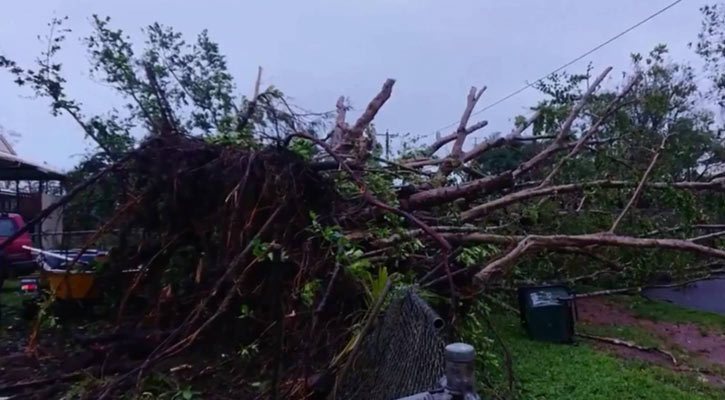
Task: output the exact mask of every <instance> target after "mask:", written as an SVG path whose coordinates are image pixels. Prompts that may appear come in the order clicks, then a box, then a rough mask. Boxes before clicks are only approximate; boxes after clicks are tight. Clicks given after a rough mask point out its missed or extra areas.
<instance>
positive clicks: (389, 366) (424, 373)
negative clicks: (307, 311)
mask: <svg viewBox="0 0 725 400" xmlns="http://www.w3.org/2000/svg"><path fill="white" fill-rule="evenodd" d="M391 296H393V298H392V299H391V301H390V304H389V306H388V307H387V309H386V311H385V312H384V313H383V314H382V315H381V316H380V317H379V320H378V321H377V324H376V326H375V328H374V329H373V330H372V331H371V332H370V333H369V334H368V335H367V336H366V337H365V338H363V342H362V343H361V346H362V347H361V348H360V352H359V355H358V356H357V359H356V360H354V362H353V364H352V365H351V368H350V370H349V371H348V373H347V374H346V376H345V379H344V381H343V382H341V385H340V392H339V393H338V396H337V398H338V399H346V400H355V399H360V400H362V399H365V400H369V399H379V400H389V399H397V398H400V397H404V396H409V395H411V394H415V393H418V392H422V391H426V390H430V389H434V388H436V387H438V385H439V380H440V378H441V377H442V376H443V374H444V369H445V364H444V348H445V341H444V338H443V332H442V328H443V320H442V319H441V318H440V317H439V316H438V315H437V314H436V313H435V311H433V310H432V309H431V308H430V306H428V304H427V303H426V302H425V301H424V300H423V299H422V298H421V297H420V296H419V295H418V294H417V293H416V292H415V291H414V290H413V289H408V290H406V291H403V292H402V293H397V294H392V295H391Z"/></svg>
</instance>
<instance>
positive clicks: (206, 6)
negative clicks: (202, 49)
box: [0, 0, 709, 169]
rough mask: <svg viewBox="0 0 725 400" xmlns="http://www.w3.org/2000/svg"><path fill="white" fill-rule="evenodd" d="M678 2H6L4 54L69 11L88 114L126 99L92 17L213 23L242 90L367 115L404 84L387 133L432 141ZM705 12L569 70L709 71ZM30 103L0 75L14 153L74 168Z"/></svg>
mask: <svg viewBox="0 0 725 400" xmlns="http://www.w3.org/2000/svg"><path fill="white" fill-rule="evenodd" d="M671 1H672V0H637V1H633V0H608V1H582V0H506V1H503V0H497V1H493V0H456V1H441V0H356V1H352V0H347V1H342V0H336V1H333V0H330V1H315V0H306V1H299V0H297V1H292V0H290V1H272V0H265V1H261V0H260V1H236V2H232V1H212V0H205V1H180V0H123V1H115V0H114V1H111V0H106V1H98V0H96V1H91V0H46V1H39V0H26V1H5V2H3V11H2V13H0V54H3V55H5V56H8V57H10V58H12V59H16V60H18V61H20V62H21V63H22V64H29V63H30V62H31V61H32V60H33V58H34V57H35V56H36V55H37V54H38V53H39V52H40V51H41V50H42V44H41V43H40V42H39V41H38V40H37V38H36V36H37V35H39V34H40V35H43V34H45V33H46V32H47V27H46V24H47V22H48V21H49V20H50V19H51V18H52V17H53V16H54V15H56V16H65V15H67V16H68V17H69V18H70V21H69V23H68V27H70V28H72V29H73V30H74V34H73V35H72V40H70V41H69V42H68V44H67V45H66V49H65V51H64V53H63V55H62V58H61V60H63V61H64V64H65V65H64V66H65V68H66V72H67V79H68V81H69V82H70V83H69V91H70V93H71V95H72V96H74V97H75V98H77V99H79V100H80V101H81V102H83V103H84V105H85V106H86V110H87V114H90V113H92V112H103V111H104V110H107V109H108V108H109V107H110V106H112V105H114V104H116V103H117V101H114V97H113V95H111V94H110V92H109V91H108V89H106V88H105V87H103V86H101V85H99V84H97V83H94V82H92V81H90V80H89V79H88V74H87V69H88V64H87V57H86V55H85V51H84V49H83V47H82V45H81V44H80V43H79V41H78V40H77V38H78V37H80V36H83V35H85V34H87V33H88V32H89V30H90V23H89V18H90V16H91V15H92V14H93V13H97V14H100V15H109V16H111V17H112V18H113V24H114V26H116V27H119V28H122V29H124V30H125V31H127V32H128V33H130V34H132V36H134V35H135V37H137V38H138V37H139V36H138V35H139V30H140V28H142V27H144V26H146V25H148V24H150V23H152V22H155V21H158V22H160V23H163V24H167V25H171V26H174V27H175V28H176V29H177V30H179V31H181V32H183V33H184V34H186V35H187V37H188V38H190V39H191V38H193V37H194V36H196V34H197V33H199V32H200V31H201V30H202V29H204V28H208V29H209V31H210V35H211V37H212V38H213V39H215V40H216V41H218V42H219V43H220V46H221V49H222V51H223V53H225V54H226V55H227V56H228V61H229V66H230V69H231V72H232V73H233V75H234V76H235V77H236V78H237V83H238V86H239V89H240V90H241V91H243V92H244V93H249V92H251V87H252V86H253V80H254V77H255V73H256V68H257V66H258V65H261V66H263V68H264V71H265V74H264V82H263V83H264V84H273V85H275V86H277V87H278V88H280V89H281V90H282V91H284V92H285V93H286V94H287V95H288V96H290V97H292V98H293V102H294V103H295V104H297V105H300V106H303V107H305V108H307V109H312V110H316V111H325V110H330V109H332V108H334V103H335V101H336V99H337V97H338V96H340V95H343V94H344V95H345V96H348V97H349V98H350V100H351V101H352V104H353V106H355V107H357V109H358V110H359V109H360V108H362V107H364V106H365V104H366V103H367V101H368V100H369V99H370V98H371V97H372V96H373V95H375V94H376V93H377V91H378V90H379V88H380V86H381V85H382V83H383V81H384V80H385V79H386V78H395V79H397V83H396V85H395V88H394V90H393V96H392V98H391V99H390V100H389V101H388V103H387V104H386V105H385V107H384V108H383V110H382V111H381V112H380V114H378V118H377V119H376V125H377V128H378V131H379V132H384V131H385V130H386V129H389V130H390V132H413V133H419V134H427V133H431V132H433V131H435V130H436V129H438V128H441V127H442V126H445V125H448V124H449V123H451V122H453V121H455V120H456V119H458V118H459V117H460V113H461V111H462V109H463V105H464V103H465V96H466V94H467V91H468V88H469V87H470V86H471V85H476V86H480V85H487V86H488V91H487V92H486V94H485V95H484V97H483V98H482V102H481V105H482V106H485V105H486V104H488V103H489V102H493V101H494V100H497V99H499V98H501V97H503V96H505V95H506V94H508V93H510V92H512V91H513V90H516V89H518V88H520V87H521V86H522V85H524V84H525V83H526V82H527V81H532V80H534V79H536V78H538V77H540V76H541V75H543V74H545V73H547V72H549V71H551V70H553V69H554V68H556V67H558V66H560V65H562V64H564V63H566V62H567V61H569V60H571V59H573V58H574V57H576V56H578V55H580V54H582V53H583V52H585V51H587V50H589V49H590V48H592V47H594V46H596V45H597V44H599V43H601V42H603V41H604V40H606V39H608V38H610V37H611V36H613V35H615V34H617V33H619V32H620V31H622V30H624V29H626V28H628V27H629V26H631V25H632V24H634V23H635V22H637V21H639V20H641V19H643V18H645V17H646V16H648V15H650V14H651V13H653V12H654V11H656V10H658V9H660V8H662V7H663V6H665V5H667V4H669V3H670V2H671ZM706 3H709V2H708V1H702V0H685V1H683V2H682V3H680V4H678V5H677V6H675V7H674V8H672V9H670V10H669V11H667V12H666V13H665V14H663V15H661V16H659V17H657V18H656V19H654V20H652V21H650V22H648V23H647V24H645V25H643V26H641V27H639V28H638V29H636V30H634V31H633V32H631V33H629V34H628V35H626V36H624V37H623V38H620V39H619V40H617V41H616V42H614V43H612V44H610V45H609V46H607V47H605V48H604V49H601V50H600V51H598V52H597V53H595V54H593V55H591V56H590V57H588V58H586V59H585V60H582V61H580V62H579V63H577V64H575V65H574V66H572V67H571V69H570V70H572V71H577V72H581V71H583V70H584V69H585V68H586V65H587V63H588V62H592V63H593V64H594V66H595V69H596V70H597V71H598V70H601V69H602V68H604V67H605V66H607V65H612V66H614V67H615V71H617V74H611V77H612V78H611V79H610V81H609V84H611V85H614V84H616V83H617V82H619V80H620V79H619V78H620V76H621V75H619V72H621V71H622V70H625V69H627V67H628V65H629V55H630V53H632V52H647V51H649V50H650V49H651V48H652V47H653V46H654V45H656V44H658V43H666V44H668V46H669V47H670V50H671V56H672V58H673V59H676V60H680V61H688V62H691V63H692V64H693V65H698V60H697V58H696V57H695V56H694V55H693V53H692V51H691V50H690V49H688V47H687V44H688V42H690V41H693V40H695V38H696V35H697V32H698V30H699V27H700V13H699V11H698V9H699V7H701V6H702V5H703V4H706ZM29 95H30V93H29V92H27V91H24V90H21V89H19V88H17V87H15V86H14V85H13V84H12V83H11V79H10V77H9V76H8V75H7V74H4V73H2V74H0V125H2V126H4V127H5V128H6V129H12V130H14V131H17V132H19V133H20V134H21V135H22V136H21V137H20V138H19V139H18V140H17V143H16V146H15V147H16V150H17V151H18V153H19V154H20V155H21V156H24V157H26V158H28V159H31V160H34V161H36V162H47V163H48V164H50V165H52V166H56V167H59V168H62V169H68V168H71V167H72V166H73V165H74V164H75V163H76V162H77V161H78V159H79V154H81V153H83V152H84V151H85V150H86V149H87V148H88V146H89V143H88V142H87V141H85V140H84V139H83V133H82V131H81V130H80V129H79V128H78V127H77V126H76V125H74V123H73V122H72V121H71V120H70V119H69V118H68V117H59V118H54V117H52V116H51V115H50V114H49V112H48V107H47V103H46V102H45V101H43V100H38V99H32V98H30V97H29ZM538 98H539V96H538V94H537V93H536V91H535V90H533V89H529V90H527V91H525V92H524V93H521V94H519V95H518V96H516V97H514V98H512V99H510V100H508V101H506V102H505V103H503V104H500V105H498V106H496V107H494V108H492V109H491V110H490V111H486V112H485V113H483V114H482V115H480V116H477V117H476V119H479V118H480V119H487V120H489V121H490V125H489V127H487V128H486V129H484V130H483V131H482V132H481V133H479V135H480V136H481V137H482V136H485V135H486V134H490V133H491V132H495V131H508V130H509V129H510V127H511V118H512V117H513V116H515V115H517V114H521V113H525V112H526V109H527V107H529V106H531V105H533V104H534V103H535V101H536V100H537V99H538ZM351 117H354V114H353V115H352V116H351ZM429 140H432V138H431V139H429Z"/></svg>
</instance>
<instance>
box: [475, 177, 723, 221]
mask: <svg viewBox="0 0 725 400" xmlns="http://www.w3.org/2000/svg"><path fill="white" fill-rule="evenodd" d="M634 186H635V183H634V182H630V181H610V180H597V181H591V182H583V183H569V184H564V185H557V186H548V187H544V188H541V187H535V188H529V189H523V190H520V191H518V192H514V193H511V194H508V195H505V196H502V197H499V198H497V199H494V200H491V201H489V202H487V203H484V204H481V205H478V206H476V207H473V208H471V209H470V210H467V211H464V212H463V213H461V218H462V219H463V221H471V220H474V219H476V218H480V217H482V216H484V215H486V214H488V213H490V212H491V211H493V210H497V209H500V208H503V207H506V206H508V205H511V204H514V203H518V202H521V201H524V200H528V199H531V198H535V197H543V196H549V195H556V194H564V193H573V192H581V191H585V190H588V189H593V188H603V189H622V188H629V187H634ZM645 187H647V188H651V189H667V188H674V189H683V190H713V191H725V178H720V179H718V180H714V181H712V182H675V183H667V182H655V183H645Z"/></svg>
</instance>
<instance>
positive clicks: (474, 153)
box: [463, 111, 541, 162]
mask: <svg viewBox="0 0 725 400" xmlns="http://www.w3.org/2000/svg"><path fill="white" fill-rule="evenodd" d="M540 115H541V111H536V112H535V113H534V114H533V115H531V116H530V117H529V118H527V119H526V121H525V122H524V123H523V124H522V125H521V126H519V127H517V128H515V129H514V130H512V131H511V133H509V134H508V135H506V136H504V137H500V138H495V139H488V140H486V141H484V142H483V143H480V144H478V145H477V146H476V147H474V148H473V149H472V150H471V151H469V152H467V153H466V154H465V155H464V156H463V162H468V161H470V160H472V159H474V158H476V157H478V156H480V155H481V154H483V153H484V152H486V151H488V150H490V149H493V148H496V147H501V146H503V145H505V144H507V143H509V142H512V141H515V140H518V139H520V138H519V136H521V134H522V133H523V132H524V131H525V130H526V128H528V127H529V126H531V124H533V123H534V121H536V120H537V119H538V118H539V116H540ZM534 138H536V137H534Z"/></svg>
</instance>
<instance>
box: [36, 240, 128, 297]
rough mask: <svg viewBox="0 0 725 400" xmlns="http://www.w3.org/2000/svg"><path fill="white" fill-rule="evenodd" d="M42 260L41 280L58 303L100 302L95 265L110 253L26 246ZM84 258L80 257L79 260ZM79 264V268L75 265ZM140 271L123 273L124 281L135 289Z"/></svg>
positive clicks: (40, 262) (40, 261)
mask: <svg viewBox="0 0 725 400" xmlns="http://www.w3.org/2000/svg"><path fill="white" fill-rule="evenodd" d="M23 247H24V248H25V249H27V250H30V251H31V252H33V253H34V254H37V256H38V264H39V265H40V276H41V282H42V284H43V286H46V285H47V287H48V288H49V290H50V292H51V293H52V294H53V296H54V297H55V298H56V299H60V300H97V299H99V298H100V297H101V293H102V292H103V290H102V288H101V287H100V285H99V284H98V279H96V278H97V274H96V271H95V270H94V268H93V267H94V263H96V262H100V261H102V260H103V259H104V258H105V257H106V256H107V254H108V253H107V252H104V251H99V250H93V249H88V250H84V251H83V252H82V253H81V251H80V250H42V249H37V248H34V247H30V246H23ZM79 254H80V256H79ZM74 260H76V263H75V265H71V264H72V263H73V261H74ZM139 271H140V268H135V269H129V270H124V271H123V278H122V279H123V281H124V284H127V285H126V286H129V287H130V285H131V283H132V282H133V280H134V279H135V277H136V275H137V274H138V272H139Z"/></svg>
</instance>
